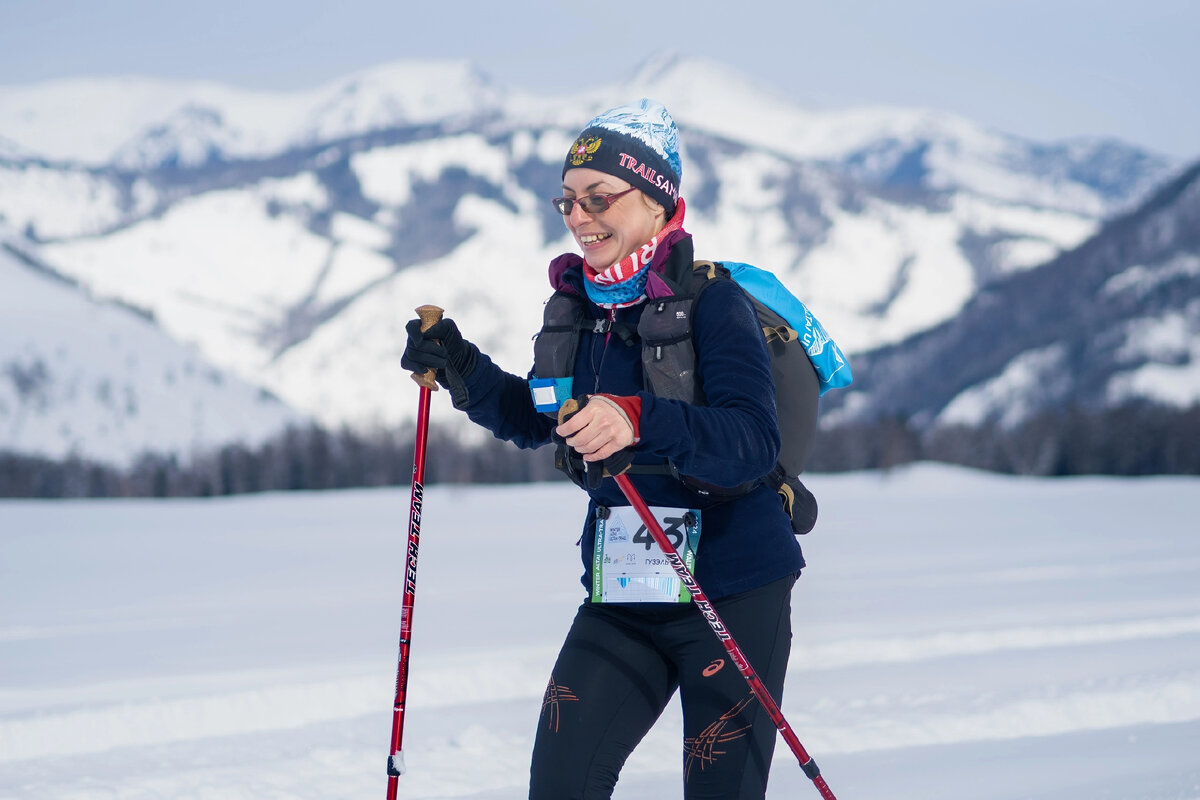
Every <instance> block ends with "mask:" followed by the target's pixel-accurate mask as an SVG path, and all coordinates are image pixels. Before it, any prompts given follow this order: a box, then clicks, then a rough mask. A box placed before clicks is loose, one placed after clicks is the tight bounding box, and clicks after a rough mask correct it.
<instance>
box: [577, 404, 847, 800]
mask: <svg viewBox="0 0 1200 800" xmlns="http://www.w3.org/2000/svg"><path fill="white" fill-rule="evenodd" d="M578 409H579V404H578V402H576V401H575V400H573V399H572V400H567V401H566V402H565V403H563V405H562V408H561V409H560V410H559V420H560V422H561V421H562V420H564V419H565V418H566V417H567V416H568V415H569V414H571V413H572V412H574V411H577V410H578ZM592 466H594V467H595V468H597V469H599V468H600V465H599V464H594V465H592ZM612 477H613V479H614V480H615V481H616V482H617V486H619V487H621V492H622V494H624V495H625V499H626V500H628V501H629V504H630V505H631V506H633V508H634V510H635V511H637V514H638V516H639V517H641V519H642V523H643V524H644V525H645V526H646V530H648V531H650V536H651V537H652V538H653V539H654V541H655V542H657V543H658V546H659V549H661V550H662V552H663V555H664V556H666V558H667V563H669V564H670V565H671V569H673V570H675V574H676V575H677V576H679V580H680V581H681V582H682V583H683V585H684V586H685V587H687V590H688V591H689V592H691V595H692V601H693V602H694V603H695V604H696V608H698V609H699V610H700V614H701V616H703V617H704V619H705V620H706V621H707V622H708V626H709V627H710V628H712V631H713V633H715V634H716V635H717V639H719V640H720V641H721V645H722V646H723V647H724V648H725V652H726V653H728V654H729V658H730V659H731V660H732V661H733V663H734V664H736V665H737V668H738V672H740V673H742V677H743V678H745V679H746V683H748V684H750V691H751V692H753V693H754V696H755V697H756V698H758V702H759V703H761V704H762V707H763V710H764V711H766V712H767V716H768V717H770V718H771V722H773V723H775V727H776V728H777V729H778V730H779V732H780V733H781V734H783V740H784V741H785V742H787V744H788V747H790V748H791V749H792V753H793V754H794V755H795V756H796V759H797V760H798V761H799V762H800V769H802V770H804V774H805V775H807V776H808V777H809V778H810V779H811V780H812V782H813V784H814V785H815V786H816V787H817V791H819V792H820V793H821V797H823V798H825V800H837V798H836V797H834V796H833V791H832V790H830V788H829V784H827V783H825V779H824V778H822V777H821V770H820V768H819V767H818V766H817V762H815V761H813V759H812V756H810V755H809V754H808V751H806V750H805V749H804V745H802V744H800V739H799V738H797V736H796V732H795V731H793V730H792V726H791V725H789V724H788V721H787V720H786V719H784V718H783V712H782V711H780V710H779V705H778V704H777V703H776V702H775V699H774V698H773V697H771V693H770V692H768V691H767V687H766V686H765V685H764V684H763V682H762V679H761V678H759V677H758V673H757V672H755V671H754V668H753V667H752V666H750V662H749V660H747V658H746V655H745V654H744V653H743V652H742V648H740V647H738V643H737V642H736V641H735V640H734V638H733V634H731V633H730V632H729V629H728V628H726V627H725V623H724V622H722V621H721V615H720V614H718V613H717V609H716V608H714V607H713V604H712V602H711V601H710V600H709V599H708V595H706V594H705V593H704V590H703V589H701V588H700V584H699V583H697V582H696V576H694V575H692V571H691V570H689V569H688V568H687V564H684V563H683V559H682V558H680V557H679V553H677V552H675V547H674V546H673V545H672V544H671V540H670V539H668V538H667V534H666V533H664V532H663V529H662V526H661V525H659V524H658V520H656V519H655V518H654V514H653V513H652V512H651V511H650V507H649V506H647V505H646V501H645V500H643V499H642V495H641V493H639V492H638V490H637V489H636V488H635V487H634V485H633V482H632V481H630V480H629V476H628V475H625V474H623V473H622V474H621V475H613V476H612Z"/></svg>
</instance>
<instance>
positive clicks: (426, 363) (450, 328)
mask: <svg viewBox="0 0 1200 800" xmlns="http://www.w3.org/2000/svg"><path fill="white" fill-rule="evenodd" d="M404 329H405V330H406V331H408V345H407V346H406V347H405V348H404V355H403V356H401V357H400V366H402V367H404V368H405V369H406V370H408V371H409V372H416V373H423V372H425V371H426V370H430V369H432V370H435V371H436V373H437V382H438V383H440V384H441V385H442V386H445V387H446V388H447V389H448V390H449V391H450V399H451V400H452V401H453V402H454V407H455V408H463V407H464V406H466V405H467V403H468V401H469V399H470V398H469V397H468V395H467V386H466V383H465V382H464V381H465V379H466V378H467V376H469V375H470V374H471V373H472V372H474V371H475V361H476V359H478V358H479V348H478V347H476V346H475V345H473V344H471V343H470V342H468V341H467V340H466V339H464V338H462V334H461V333H459V332H458V326H457V325H455V324H454V320H452V319H445V318H443V319H441V320H439V321H438V322H435V323H434V324H433V325H431V326H430V327H429V328H428V329H427V330H425V331H422V330H421V320H419V319H414V320H411V321H410V322H409V323H408V324H407V325H405V326H404Z"/></svg>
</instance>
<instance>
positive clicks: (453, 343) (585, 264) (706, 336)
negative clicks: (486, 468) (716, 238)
mask: <svg viewBox="0 0 1200 800" xmlns="http://www.w3.org/2000/svg"><path fill="white" fill-rule="evenodd" d="M680 173H681V165H680V162H679V153H678V144H677V134H676V127H675V123H674V121H673V120H672V119H671V117H670V115H669V114H668V113H667V111H666V109H665V108H663V107H662V106H661V105H658V104H656V103H653V102H651V101H648V100H642V101H641V102H640V103H639V104H637V105H632V106H622V107H619V108H615V109H612V110H610V111H607V112H605V113H603V114H601V115H600V116H598V117H596V118H595V119H593V120H592V121H591V122H590V123H588V125H587V127H586V128H585V129H584V131H583V132H582V133H581V134H580V135H579V137H578V139H577V140H576V141H575V143H574V144H573V145H572V147H571V149H570V151H569V152H568V153H567V156H566V160H565V163H564V165H563V173H562V191H563V196H562V197H559V198H556V199H554V201H553V203H554V205H555V207H556V208H557V209H558V210H559V211H560V212H561V213H562V214H563V217H564V222H565V223H566V226H567V229H568V230H569V231H570V232H571V234H572V236H573V237H574V238H575V242H576V244H577V245H578V246H579V248H580V250H581V251H582V257H581V256H579V255H576V254H573V253H572V254H567V255H564V256H560V257H559V258H557V259H555V260H554V261H553V262H552V263H551V265H550V280H551V284H552V288H554V289H555V290H556V292H555V298H561V299H560V300H558V301H555V300H552V302H551V305H549V306H548V307H547V308H548V310H547V322H548V324H547V326H546V327H544V328H543V331H542V333H541V334H540V335H539V339H538V342H537V345H536V346H535V350H536V351H537V353H536V363H535V370H534V373H533V374H531V376H530V378H531V379H535V380H532V381H527V380H526V379H522V378H520V377H518V376H516V375H512V374H508V373H505V372H503V371H502V370H501V369H500V368H499V367H497V366H495V365H494V364H493V363H492V362H491V360H490V359H489V358H488V357H487V356H486V355H484V354H482V353H480V352H479V351H478V349H477V348H475V347H474V345H471V344H470V343H469V342H467V341H465V340H464V339H463V338H462V336H461V335H460V334H459V331H458V329H457V327H456V326H455V324H454V323H453V321H451V320H449V319H446V320H443V321H442V322H440V323H438V324H437V325H435V326H433V327H432V328H430V329H429V330H427V331H425V332H424V333H422V332H421V330H420V325H419V322H418V321H416V320H414V321H413V322H411V323H410V324H409V327H408V330H409V337H410V340H409V344H408V348H407V349H406V351H405V355H404V360H403V364H404V366H405V368H406V369H411V370H413V371H414V372H424V371H425V370H426V369H428V368H431V367H432V368H434V369H436V370H437V376H438V380H439V381H440V382H441V383H442V384H443V385H445V386H446V387H447V388H449V389H450V392H451V396H452V398H453V400H454V404H455V406H457V407H458V408H461V409H463V410H464V411H466V413H467V414H468V416H469V417H470V418H471V419H472V420H474V421H475V422H477V423H478V424H480V425H482V426H484V427H486V428H488V429H489V430H491V431H492V432H493V433H494V434H495V435H496V436H498V437H500V438H502V439H506V440H508V441H511V442H514V443H515V444H517V445H519V446H521V447H530V448H532V447H540V446H541V445H544V444H547V443H549V442H550V441H552V440H556V441H558V442H559V460H560V461H561V462H562V464H563V466H564V467H565V468H566V469H567V471H568V472H569V473H572V474H574V477H575V478H576V480H577V482H578V483H580V485H582V486H584V488H585V489H586V490H587V491H588V494H589V495H590V502H589V504H588V512H587V517H586V519H585V521H584V527H583V533H584V535H583V536H582V538H581V540H580V543H581V556H582V560H583V567H584V575H583V584H584V586H585V587H587V588H588V589H590V590H591V596H590V597H589V598H588V599H587V600H585V601H584V602H583V604H582V605H581V606H580V608H579V610H578V612H577V614H576V617H575V621H574V623H573V624H572V626H571V629H570V631H569V632H568V633H567V637H566V640H565V641H564V643H563V646H562V650H561V651H560V653H559V656H558V660H557V662H556V664H555V666H554V669H553V672H552V673H551V676H550V681H549V684H548V687H547V689H546V694H545V697H544V701H543V706H542V715H541V719H540V721H539V725H538V731H537V738H536V742H535V744H534V752H533V760H532V766H531V770H530V772H531V778H530V791H529V796H530V798H532V800H565V799H566V798H579V799H580V800H594V799H596V798H608V797H610V796H611V794H612V790H613V786H614V784H615V783H616V780H617V776H618V773H619V771H620V769H621V766H622V764H624V762H625V759H626V757H627V756H628V755H629V754H630V752H631V751H632V750H633V748H634V747H635V746H636V745H637V743H638V742H639V741H640V740H641V738H642V737H643V736H644V735H645V734H646V732H647V731H648V730H649V729H650V727H651V726H652V725H653V724H654V721H655V720H656V719H657V718H658V716H659V714H660V713H661V711H662V710H663V708H664V707H665V706H666V704H667V702H668V700H669V699H670V698H671V696H672V695H673V694H674V692H675V691H676V689H678V690H679V693H680V700H681V704H682V708H683V718H684V786H685V797H686V798H687V799H688V800H697V799H698V798H722V800H729V799H730V798H762V797H763V796H764V794H765V792H766V784H767V775H768V771H769V768H770V762H771V754H772V751H773V749H774V743H775V732H776V731H775V727H774V725H773V724H772V722H771V721H770V719H768V718H767V715H766V714H765V712H763V711H762V709H761V708H760V706H759V704H758V703H757V701H755V700H754V698H753V695H752V694H751V693H750V690H749V687H748V686H747V684H746V682H745V681H744V679H743V678H742V677H741V675H740V673H739V672H738V670H737V668H736V666H735V665H733V664H731V663H727V658H726V654H725V651H724V649H723V648H722V646H721V645H720V643H719V642H718V640H717V639H716V637H715V636H713V633H712V631H711V629H710V628H709V626H708V624H707V622H706V621H705V620H704V619H703V618H702V617H701V615H700V614H699V613H698V612H697V611H696V609H695V608H693V607H692V606H691V604H690V603H688V602H686V600H687V597H686V592H682V593H681V592H680V591H679V589H678V584H677V583H672V582H671V581H672V575H673V574H672V573H671V572H670V569H669V568H668V567H656V566H654V565H653V564H646V563H641V562H653V561H655V560H656V559H654V558H652V557H646V558H642V554H643V553H649V554H650V556H653V554H655V553H657V550H653V549H652V547H653V545H652V542H651V541H649V540H648V539H647V538H646V536H645V534H644V532H642V531H639V530H638V522H637V521H636V520H635V519H631V518H630V517H629V513H628V508H627V506H628V503H627V502H626V501H625V499H624V497H623V495H622V494H621V492H620V490H619V488H618V487H617V486H616V485H615V482H614V481H612V480H606V479H602V478H601V475H602V473H601V472H600V468H601V465H603V464H605V463H607V464H609V465H610V466H612V465H613V464H614V463H615V462H616V461H617V460H621V459H622V458H623V457H624V456H630V455H631V456H632V463H633V467H632V469H631V471H630V475H631V476H632V480H633V483H634V485H635V487H636V488H637V489H638V490H639V492H640V493H641V494H642V496H643V498H644V499H645V500H646V502H647V503H648V504H649V505H650V506H652V507H656V509H658V510H659V512H660V515H661V516H662V518H663V519H664V520H665V521H667V522H668V524H669V525H671V526H673V527H672V529H671V531H669V532H672V533H674V534H675V535H676V537H677V540H678V542H679V546H680V548H681V550H680V552H681V553H686V557H687V559H689V560H691V559H694V562H693V563H694V572H695V575H696V578H697V580H698V581H699V583H700V585H701V586H702V587H704V591H705V593H706V594H708V596H709V598H710V599H711V600H713V601H714V604H715V605H716V607H717V610H718V612H719V613H720V615H721V617H722V619H723V620H724V622H725V623H726V625H727V626H728V628H729V629H730V632H731V633H732V634H733V636H734V638H735V639H736V641H737V642H738V644H739V646H740V647H741V648H742V650H743V651H744V652H745V653H746V656H747V657H748V658H749V660H750V663H751V664H752V665H753V666H754V668H755V670H756V671H757V672H758V674H759V676H760V677H761V678H762V680H763V682H764V683H765V684H766V686H767V687H768V689H769V690H770V691H771V693H772V695H773V696H774V697H775V698H776V700H777V701H781V700H782V690H783V678H784V672H785V670H786V668H787V661H788V654H789V649H790V640H791V622H790V616H789V615H790V605H789V598H790V591H791V588H792V585H793V583H794V582H795V580H796V577H797V576H798V575H799V573H800V569H801V567H803V566H804V560H803V557H802V556H801V553H800V547H799V545H798V544H797V542H796V540H795V537H794V536H793V532H792V527H791V523H790V520H789V517H788V516H787V514H786V513H785V511H784V509H783V506H782V504H781V502H780V498H779V495H778V494H777V493H776V492H775V490H774V489H772V488H771V487H770V486H768V485H766V484H764V483H762V481H761V479H762V478H763V476H765V475H766V474H767V473H769V472H770V471H771V469H772V467H773V466H774V465H775V463H776V459H777V456H778V451H779V447H780V437H779V426H778V420H777V417H776V409H775V396H774V392H773V391H772V386H773V384H772V378H771V367H770V361H769V357H768V353H767V349H766V345H765V343H764V340H763V336H762V332H761V330H760V327H759V323H758V321H757V318H756V316H755V312H754V308H753V306H752V305H751V303H750V301H749V299H748V298H747V297H746V295H745V294H744V292H743V291H742V290H741V289H740V288H739V287H738V286H737V284H735V283H734V282H733V281H728V280H721V281H711V282H710V283H711V284H712V285H711V286H708V287H706V289H705V291H704V292H703V293H701V294H700V297H699V299H698V300H697V301H696V305H695V308H694V314H693V319H692V320H691V342H692V345H693V346H694V352H695V370H694V371H695V382H696V385H697V387H698V388H699V390H700V396H701V397H702V398H703V403H702V404H701V403H689V402H684V401H682V400H678V399H671V398H670V397H665V396H662V392H659V393H658V394H656V393H654V392H650V391H648V390H647V383H646V377H645V374H644V367H643V352H644V350H646V348H644V347H643V346H642V342H641V340H640V336H639V329H638V324H639V322H641V321H642V318H643V313H644V312H645V313H646V314H651V313H654V312H655V310H661V308H662V307H663V304H662V303H661V302H657V301H660V299H661V298H664V297H669V296H671V295H673V294H675V292H676V288H677V287H678V285H679V284H678V281H679V280H680V279H681V276H685V275H688V274H690V272H691V269H692V264H693V248H692V241H691V236H690V235H689V234H688V233H687V232H686V231H684V229H683V220H684V213H685V204H684V201H683V200H682V199H680V197H679V189H678V187H679V179H680ZM564 304H565V305H564ZM563 307H566V308H568V309H569V310H571V313H575V312H574V310H578V311H579V312H580V313H581V315H582V317H583V319H582V322H581V324H578V325H575V324H572V325H569V326H566V327H562V326H559V327H558V328H555V327H554V326H553V325H551V324H550V322H551V320H550V317H551V316H552V312H551V311H550V310H549V309H551V308H560V309H561V308H563ZM647 309H650V311H647ZM555 313H557V312H555ZM556 337H557V338H556ZM564 353H566V354H567V355H563V354H564ZM564 365H566V367H565V369H564ZM556 371H560V372H561V371H565V372H566V373H568V374H566V375H559V374H553V373H554V372H556ZM547 372H549V373H551V374H547ZM561 379H568V380H569V381H570V383H571V385H572V386H573V389H572V390H571V391H572V393H575V394H579V395H586V399H587V402H586V404H585V405H583V407H582V409H581V410H580V411H578V412H577V413H576V414H574V415H573V416H571V417H570V418H568V419H567V420H566V421H565V422H563V423H562V424H557V422H556V420H555V419H553V418H552V417H551V416H548V415H547V414H545V413H542V412H541V411H539V410H538V407H535V400H534V396H535V395H531V391H530V383H532V384H533V385H534V387H535V392H537V391H544V387H545V386H546V385H547V384H556V385H558V386H559V388H560V389H561V387H562V384H561V383H558V381H560V380H561ZM539 387H542V388H540V389H539ZM625 460H628V459H625ZM572 465H573V466H572ZM622 466H623V464H622ZM614 471H616V470H615V469H614ZM682 476H686V477H682ZM698 487H703V488H698ZM721 487H740V488H739V489H738V490H736V491H731V492H727V493H725V494H724V495H723V494H722V492H721ZM674 541H676V539H673V542H674ZM638 559H641V562H639V563H638V564H636V565H634V566H629V564H631V563H632V562H633V561H635V560H638ZM657 560H658V561H662V559H657Z"/></svg>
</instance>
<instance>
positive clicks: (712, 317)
mask: <svg viewBox="0 0 1200 800" xmlns="http://www.w3.org/2000/svg"><path fill="white" fill-rule="evenodd" d="M680 244H682V243H680ZM688 245H690V241H689V242H688ZM677 252H678V256H679V259H686V261H687V263H688V264H690V262H691V247H690V246H685V247H679V246H676V247H675V248H673V249H672V253H671V256H672V259H674V258H675V257H676V253H677ZM566 279H567V280H568V282H571V283H574V284H575V285H577V286H578V287H579V293H580V294H581V295H583V290H582V284H581V283H580V282H581V281H582V276H581V275H579V274H572V273H568V275H567V276H566ZM585 307H586V308H587V313H588V314H589V315H591V316H592V317H594V318H597V319H600V318H603V317H605V316H606V315H607V313H608V312H607V311H605V310H604V309H601V308H600V307H598V306H596V305H594V304H592V303H591V302H586V301H585ZM643 308H644V305H637V306H633V307H631V308H624V309H618V310H617V311H616V321H618V322H628V323H631V324H633V325H635V326H636V324H637V321H638V319H640V317H641V313H642V309H643ZM606 339H607V341H606ZM693 340H694V344H695V349H696V354H697V355H696V359H697V365H696V371H697V378H698V380H699V381H700V386H701V387H702V389H703V393H704V397H705V398H706V401H707V405H703V406H701V405H691V404H688V403H684V402H680V401H677V400H668V399H663V398H659V397H656V396H655V395H653V394H651V393H650V392H648V391H646V390H645V388H644V381H643V378H642V366H641V343H640V342H636V341H635V342H633V343H630V344H626V343H624V342H623V341H622V340H621V339H620V337H618V336H615V335H613V336H610V337H606V336H605V335H604V334H594V333H591V332H587V331H585V332H584V333H582V334H581V339H580V343H579V353H578V357H577V360H576V367H575V381H574V386H575V392H576V394H580V393H585V392H586V393H588V394H598V393H605V394H613V395H637V396H638V397H640V398H641V401H642V416H641V441H640V442H639V443H638V444H637V445H636V446H635V447H634V463H635V464H662V463H663V462H664V461H665V460H667V459H670V460H671V461H672V462H674V464H675V465H676V466H677V467H678V468H679V470H680V472H682V473H683V474H685V475H689V476H692V477H695V478H697V479H699V480H701V481H704V482H705V483H709V484H716V485H718V486H737V485H738V484H741V483H745V482H747V481H752V480H755V479H757V478H759V477H761V476H763V475H765V474H767V473H768V472H769V471H770V470H771V468H772V467H774V465H775V461H776V458H777V457H778V453H779V446H780V442H779V427H778V421H777V417H776V409H775V391H774V384H773V382H772V380H771V365H770V358H769V356H768V354H767V349H766V344H765V343H764V341H763V337H762V333H761V329H760V327H759V323H758V317H757V316H756V315H755V312H754V307H753V306H752V305H751V303H750V300H749V298H747V297H746V295H745V293H744V292H743V291H742V289H741V288H740V287H739V286H737V284H735V283H734V282H733V281H718V282H717V283H716V284H715V285H712V286H709V287H708V288H706V289H705V291H704V292H703V293H702V294H701V295H700V300H699V302H698V304H697V307H696V313H695V315H694V319H693ZM466 387H467V391H468V396H469V399H468V402H467V404H466V406H465V407H464V409H463V410H465V411H466V412H467V414H468V416H469V417H470V418H471V419H472V420H473V421H474V422H476V423H478V424H479V425H482V426H483V427H485V428H487V429H488V430H490V431H492V433H493V434H494V435H495V436H496V437H497V438H500V439H504V440H507V441H510V442H513V443H514V444H516V445H518V446H519V447H523V448H535V447H540V446H542V445H544V444H547V443H549V442H550V441H551V438H550V433H551V431H552V430H553V428H554V424H555V423H554V421H553V420H551V419H550V418H549V417H547V416H546V415H544V414H541V413H539V412H538V411H537V410H535V409H534V407H533V401H532V399H531V398H530V394H529V387H528V384H527V382H526V380H525V379H523V378H520V377H518V376H516V375H513V374H511V373H507V372H505V371H503V370H502V369H500V368H499V367H498V366H496V365H495V364H494V363H493V362H492V361H491V359H490V358H488V357H487V356H486V355H482V354H481V356H480V358H479V360H478V363H477V364H476V367H475V370H474V371H473V372H472V373H471V375H469V376H468V377H467V378H466ZM631 479H632V480H633V483H634V485H635V486H636V487H637V489H638V491H639V492H641V494H642V497H643V498H644V499H645V501H646V502H647V503H648V504H649V505H652V506H669V507H681V508H699V509H701V510H702V513H701V526H702V527H701V535H700V545H699V547H698V549H697V553H696V564H695V572H696V579H697V580H698V581H699V582H700V585H701V586H702V587H704V591H705V592H706V593H707V594H708V595H709V597H710V598H712V599H714V600H715V599H719V598H721V597H726V596H729V595H732V594H737V593H739V592H744V591H748V590H750V589H753V588H756V587H758V586H762V585H764V584H767V583H770V582H771V581H774V580H777V579H779V578H782V577H784V576H785V575H790V574H795V573H798V572H799V571H800V569H801V567H803V566H804V559H803V556H802V555H801V552H800V545H799V544H798V543H797V542H796V538H795V535H794V534H793V533H792V528H791V523H790V521H789V520H788V518H787V515H786V514H785V513H784V511H783V506H782V503H781V501H780V498H779V495H778V494H776V492H775V491H774V490H772V489H771V488H770V487H768V486H765V485H760V486H759V487H758V488H756V489H754V490H753V491H751V492H750V493H749V494H746V495H743V496H741V497H737V498H735V499H724V500H717V499H714V498H712V497H711V496H707V495H704V494H701V493H699V492H696V491H693V490H691V489H689V488H687V487H686V486H684V485H683V484H682V483H681V482H679V481H678V480H675V479H674V478H671V477H670V476H667V475H632V476H631ZM590 495H591V503H589V505H588V512H587V518H586V520H585V522H584V527H583V537H582V539H581V545H582V548H581V549H582V552H581V554H580V555H581V558H582V561H583V567H584V575H583V584H584V586H587V587H590V586H591V563H592V548H593V539H594V526H595V515H596V506H597V504H599V505H606V506H625V505H628V502H627V501H626V500H625V497H624V496H623V495H622V494H621V490H620V489H619V488H618V487H617V485H616V483H615V482H614V481H612V480H605V481H604V483H603V484H602V486H601V487H600V489H599V490H597V491H595V492H591V493H590Z"/></svg>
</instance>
